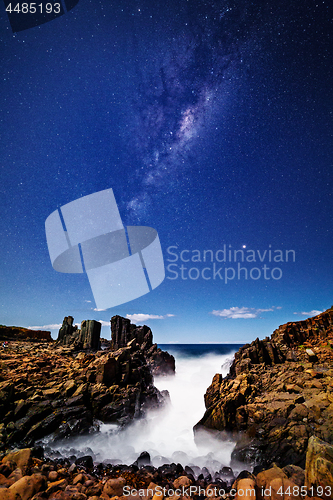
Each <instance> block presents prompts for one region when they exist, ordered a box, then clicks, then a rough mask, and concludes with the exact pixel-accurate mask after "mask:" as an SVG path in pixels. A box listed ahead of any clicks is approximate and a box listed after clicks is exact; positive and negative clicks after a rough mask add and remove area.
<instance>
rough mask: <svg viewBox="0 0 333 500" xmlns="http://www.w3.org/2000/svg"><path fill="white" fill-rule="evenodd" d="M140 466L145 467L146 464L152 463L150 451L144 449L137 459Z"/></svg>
mask: <svg viewBox="0 0 333 500" xmlns="http://www.w3.org/2000/svg"><path fill="white" fill-rule="evenodd" d="M136 462H137V466H138V467H144V466H145V465H150V464H151V461H150V455H149V453H148V451H143V452H142V453H141V454H140V456H139V457H138V458H137V460H136Z"/></svg>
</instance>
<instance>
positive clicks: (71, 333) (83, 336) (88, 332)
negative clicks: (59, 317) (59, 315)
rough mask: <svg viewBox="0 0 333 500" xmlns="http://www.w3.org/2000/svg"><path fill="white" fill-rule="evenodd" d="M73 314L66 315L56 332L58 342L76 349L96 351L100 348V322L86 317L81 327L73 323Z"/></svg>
mask: <svg viewBox="0 0 333 500" xmlns="http://www.w3.org/2000/svg"><path fill="white" fill-rule="evenodd" d="M73 322H74V318H73V316H66V317H65V318H64V321H63V322H62V326H61V328H60V330H59V334H58V339H57V341H58V343H59V344H61V345H66V346H74V347H75V348H77V349H84V350H93V351H97V350H98V349H99V348H100V335H101V327H102V325H101V323H99V322H98V321H95V320H92V319H88V320H85V321H82V323H81V329H80V330H79V329H78V328H77V326H76V325H73Z"/></svg>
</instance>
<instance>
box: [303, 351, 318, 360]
mask: <svg viewBox="0 0 333 500" xmlns="http://www.w3.org/2000/svg"><path fill="white" fill-rule="evenodd" d="M305 352H306V354H307V355H308V358H309V361H310V362H311V363H317V361H318V356H317V355H316V354H315V353H314V352H313V350H312V349H306V350H305Z"/></svg>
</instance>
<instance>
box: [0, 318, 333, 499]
mask: <svg viewBox="0 0 333 500" xmlns="http://www.w3.org/2000/svg"><path fill="white" fill-rule="evenodd" d="M96 323H97V322H94V321H92V320H90V321H85V322H82V324H81V328H80V329H78V328H77V327H75V326H74V320H73V318H72V317H70V316H68V317H66V318H65V319H64V322H63V325H62V327H61V329H60V332H59V337H58V341H57V342H54V341H52V340H46V339H45V340H43V341H38V339H31V338H30V339H29V337H27V338H25V339H23V338H20V340H11V342H10V343H9V347H8V348H5V349H3V350H2V352H1V354H0V363H1V373H0V414H1V423H0V453H1V452H2V455H0V459H1V464H0V500H30V499H32V498H33V499H34V500H50V499H52V500H53V499H58V500H97V499H98V498H102V499H104V500H109V499H111V498H112V499H114V500H120V499H121V500H125V499H126V498H128V497H130V500H134V499H137V498H138V497H139V499H140V498H145V499H147V500H148V499H149V500H150V499H152V500H159V499H163V498H170V499H172V500H186V498H188V497H191V498H193V499H194V500H199V497H200V499H204V498H212V499H214V500H215V499H216V500H217V499H221V500H222V499H231V498H236V499H237V500H239V499H241V498H242V499H245V500H248V499H251V500H252V499H258V500H278V499H279V500H280V499H281V500H284V499H285V500H287V499H288V500H301V499H304V498H305V499H306V500H307V499H310V498H311V499H312V500H318V499H319V498H320V499H325V500H329V499H330V500H332V498H333V446H332V428H333V426H332V423H333V422H332V413H333V412H332V409H333V397H332V388H333V366H332V361H333V355H332V352H333V350H332V346H331V342H332V343H333V310H332V309H330V310H328V311H326V312H325V313H322V314H321V315H319V316H317V317H315V318H310V319H308V320H305V321H303V322H297V323H288V324H286V325H282V326H281V327H279V329H278V330H276V331H275V332H274V333H273V335H272V337H271V338H266V339H265V340H262V341H259V340H258V339H257V340H255V341H254V342H253V343H252V344H248V345H245V346H243V347H242V348H241V349H240V350H239V351H238V352H237V353H236V355H235V359H234V362H233V364H232V366H231V368H230V372H229V374H228V375H227V376H226V377H225V378H222V376H221V375H220V374H217V375H215V377H214V379H213V383H212V385H211V386H210V387H209V388H208V390H207V392H206V395H205V402H206V407H207V411H206V413H205V415H204V417H203V418H202V419H201V421H200V422H199V423H198V424H197V426H196V427H195V432H196V433H197V435H199V431H200V429H202V428H203V429H205V430H207V429H208V430H211V431H212V432H218V433H220V434H221V437H223V433H229V434H230V433H231V434H232V435H233V437H234V438H235V440H236V441H237V445H236V448H235V451H234V452H233V458H235V459H236V460H240V461H242V462H243V463H244V468H246V469H249V468H250V466H249V464H252V465H253V464H254V467H251V470H252V472H249V471H248V470H243V471H241V472H240V473H237V472H234V471H233V470H232V469H231V468H230V467H228V466H221V468H220V469H219V470H216V471H209V470H208V469H206V467H203V468H201V469H200V468H199V467H197V466H193V465H192V466H191V465H187V466H182V465H181V464H179V463H171V464H170V463H169V464H164V465H162V466H160V467H154V466H153V465H152V464H151V462H150V457H149V454H148V453H147V452H143V453H141V455H140V456H139V457H138V458H137V460H136V461H135V462H134V463H133V464H132V465H128V464H124V465H112V464H111V463H110V461H107V460H106V461H104V462H103V463H97V462H94V460H93V459H94V457H93V454H92V453H91V454H89V455H86V456H77V455H74V454H73V455H71V456H69V457H63V456H61V455H60V454H59V453H58V454H57V452H52V449H50V450H49V452H48V451H47V449H46V450H44V449H43V448H41V447H34V443H35V442H36V441H38V440H39V439H40V438H42V437H44V436H50V435H51V437H52V440H53V442H55V441H56V440H57V439H63V438H66V437H69V436H75V435H81V434H86V433H89V432H90V433H91V432H97V431H98V420H102V421H104V422H114V423H117V424H118V425H123V426H125V425H127V424H128V423H130V422H131V421H133V419H135V418H139V417H140V416H142V415H144V412H145V411H146V409H147V408H151V407H159V406H161V405H163V402H164V401H165V399H166V398H167V396H168V395H167V394H163V393H161V392H159V391H158V390H157V389H156V387H154V385H153V374H163V373H165V374H170V373H174V369H175V363H174V359H173V357H172V356H170V355H169V354H168V353H166V352H163V351H161V350H160V349H158V348H157V345H156V344H153V339H152V333H151V330H150V329H149V328H148V327H146V326H144V327H137V326H136V325H131V324H130V322H129V320H126V319H125V318H121V317H120V316H115V317H113V318H112V320H111V335H112V338H111V341H105V340H103V339H102V345H103V349H101V339H100V327H99V325H98V324H96ZM7 334H8V332H7ZM9 335H10V332H9ZM11 338H12V339H13V336H12V337H11ZM42 338H43V335H42ZM23 340H24V341H23ZM331 351H332V352H331ZM163 392H164V391H163ZM97 419H98V420H97ZM22 446H24V447H25V448H22ZM15 447H16V451H10V450H11V449H13V448H14V450H15ZM44 452H45V456H44ZM47 453H49V454H47Z"/></svg>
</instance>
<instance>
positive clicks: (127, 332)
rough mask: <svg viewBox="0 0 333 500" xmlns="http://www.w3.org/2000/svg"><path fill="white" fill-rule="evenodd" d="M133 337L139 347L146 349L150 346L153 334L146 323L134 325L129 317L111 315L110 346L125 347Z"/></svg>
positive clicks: (115, 347)
mask: <svg viewBox="0 0 333 500" xmlns="http://www.w3.org/2000/svg"><path fill="white" fill-rule="evenodd" d="M133 339H135V342H136V343H137V344H138V346H139V347H140V348H141V349H146V350H148V349H149V348H150V347H151V346H152V340H153V334H152V332H151V329H150V328H149V327H148V326H146V325H144V326H136V325H133V324H131V321H130V320H129V319H126V318H122V317H121V316H113V317H112V318H111V343H112V348H113V349H119V348H120V347H126V346H127V344H128V343H129V342H130V341H132V340H133Z"/></svg>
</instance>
